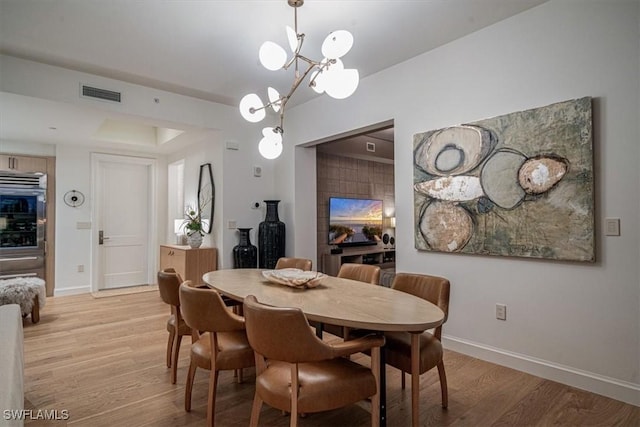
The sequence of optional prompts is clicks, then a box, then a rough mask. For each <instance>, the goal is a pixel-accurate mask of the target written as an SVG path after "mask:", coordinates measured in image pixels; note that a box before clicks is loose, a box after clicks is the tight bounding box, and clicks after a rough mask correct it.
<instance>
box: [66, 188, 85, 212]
mask: <svg viewBox="0 0 640 427" xmlns="http://www.w3.org/2000/svg"><path fill="white" fill-rule="evenodd" d="M64 202H65V203H66V204H67V206H71V207H72V208H77V207H78V206H82V204H83V203H84V194H82V193H81V192H79V191H78V190H71V191H67V192H66V193H64Z"/></svg>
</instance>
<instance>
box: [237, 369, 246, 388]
mask: <svg viewBox="0 0 640 427" xmlns="http://www.w3.org/2000/svg"><path fill="white" fill-rule="evenodd" d="M243 381H244V379H243V377H242V368H240V369H238V379H237V382H238V384H242V382H243Z"/></svg>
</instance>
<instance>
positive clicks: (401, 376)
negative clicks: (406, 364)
mask: <svg viewBox="0 0 640 427" xmlns="http://www.w3.org/2000/svg"><path fill="white" fill-rule="evenodd" d="M400 385H401V387H402V389H403V390H404V388H405V387H406V386H407V382H406V381H405V378H404V371H400Z"/></svg>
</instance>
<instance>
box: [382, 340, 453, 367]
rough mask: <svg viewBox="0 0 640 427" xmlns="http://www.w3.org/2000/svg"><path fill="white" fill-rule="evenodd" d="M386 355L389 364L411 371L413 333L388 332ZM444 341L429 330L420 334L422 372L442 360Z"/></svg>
mask: <svg viewBox="0 0 640 427" xmlns="http://www.w3.org/2000/svg"><path fill="white" fill-rule="evenodd" d="M384 336H385V338H386V340H387V341H386V343H387V344H386V347H385V351H386V352H385V356H386V361H387V363H388V364H389V365H391V366H395V367H396V368H398V369H400V370H402V371H404V372H411V334H410V333H408V332H387V333H385V334H384ZM442 355H443V349H442V343H441V342H440V340H438V339H437V338H436V337H434V336H433V335H432V334H430V333H429V332H423V333H422V334H420V372H426V371H428V370H429V369H431V368H433V367H434V366H437V365H438V363H439V362H440V361H441V360H442Z"/></svg>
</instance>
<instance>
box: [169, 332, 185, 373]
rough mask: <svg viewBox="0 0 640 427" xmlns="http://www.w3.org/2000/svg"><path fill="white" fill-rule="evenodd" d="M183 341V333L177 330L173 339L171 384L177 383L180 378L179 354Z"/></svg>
mask: <svg viewBox="0 0 640 427" xmlns="http://www.w3.org/2000/svg"><path fill="white" fill-rule="evenodd" d="M181 343H182V335H180V334H178V333H177V332H176V333H175V335H174V339H173V346H172V347H173V356H172V357H171V384H175V383H176V381H177V380H178V355H179V354H180V344H181Z"/></svg>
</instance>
